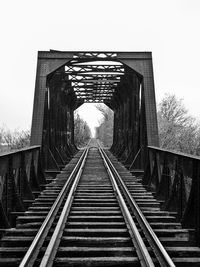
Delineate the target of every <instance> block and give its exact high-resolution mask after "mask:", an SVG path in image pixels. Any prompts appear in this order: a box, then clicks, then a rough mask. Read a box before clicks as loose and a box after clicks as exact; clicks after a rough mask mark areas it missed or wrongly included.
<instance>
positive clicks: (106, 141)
mask: <svg viewBox="0 0 200 267" xmlns="http://www.w3.org/2000/svg"><path fill="white" fill-rule="evenodd" d="M96 108H97V109H98V110H99V111H100V112H101V114H102V115H103V119H102V121H101V122H100V125H99V126H98V127H96V138H98V139H99V140H100V141H101V142H102V143H103V145H104V146H107V147H110V146H111V145H112V142H113V119H114V113H113V111H112V110H111V109H110V108H108V107H107V106H106V105H101V104H99V105H96Z"/></svg>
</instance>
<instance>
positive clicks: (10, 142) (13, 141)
mask: <svg viewBox="0 0 200 267" xmlns="http://www.w3.org/2000/svg"><path fill="white" fill-rule="evenodd" d="M0 139H1V140H0V142H1V148H2V149H1V150H3V151H10V150H13V149H20V148H23V147H27V146H29V145H30V130H26V131H24V130H22V131H19V130H15V131H13V132H12V131H10V130H9V129H7V128H6V127H1V129H0Z"/></svg>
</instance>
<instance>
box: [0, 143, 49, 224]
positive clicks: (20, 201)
mask: <svg viewBox="0 0 200 267" xmlns="http://www.w3.org/2000/svg"><path fill="white" fill-rule="evenodd" d="M45 183H46V181H45V177H44V174H43V170H42V167H41V154H40V146H31V147H28V148H23V149H20V150H15V151H12V152H9V153H4V154H0V228H8V227H11V226H12V225H13V220H12V218H13V217H14V216H15V214H17V213H19V212H21V211H24V210H25V209H26V207H27V206H29V204H30V203H31V202H32V201H33V199H34V197H35V194H36V193H38V192H40V191H41V189H42V185H44V184H45Z"/></svg>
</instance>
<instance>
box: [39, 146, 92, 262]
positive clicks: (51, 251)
mask: <svg viewBox="0 0 200 267" xmlns="http://www.w3.org/2000/svg"><path fill="white" fill-rule="evenodd" d="M88 151H89V148H87V150H86V153H85V155H84V159H83V161H82V163H81V166H80V168H79V170H78V173H77V175H76V178H75V179H74V182H73V185H72V187H71V189H70V192H69V194H68V197H67V200H66V202H65V205H64V207H63V210H62V213H61V215H60V218H59V221H58V223H57V225H56V228H55V230H54V232H53V235H52V237H51V240H50V242H49V244H48V247H47V249H46V251H45V254H44V256H43V258H42V261H41V263H40V267H45V266H46V267H51V266H52V265H53V261H54V258H55V256H56V253H57V250H58V247H59V244H60V241H61V237H62V234H63V230H64V228H65V223H66V221H67V218H68V215H69V212H70V208H71V204H72V201H73V199H74V192H75V191H76V188H77V185H78V182H79V180H80V178H81V175H82V172H83V168H84V165H85V161H86V159H87V154H88Z"/></svg>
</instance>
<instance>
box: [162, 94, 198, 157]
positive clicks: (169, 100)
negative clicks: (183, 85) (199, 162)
mask: <svg viewBox="0 0 200 267" xmlns="http://www.w3.org/2000/svg"><path fill="white" fill-rule="evenodd" d="M157 114H158V129H159V137H160V146H161V147H162V148H166V149H171V150H175V151H180V152H183V153H189V154H193V155H200V125H199V123H197V121H196V119H195V118H194V117H192V116H190V115H189V113H188V110H187V109H186V108H185V106H184V104H183V101H182V100H181V99H178V98H177V97H176V96H175V95H170V94H166V95H165V97H164V98H163V99H162V100H161V102H160V104H159V105H158V112H157Z"/></svg>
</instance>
